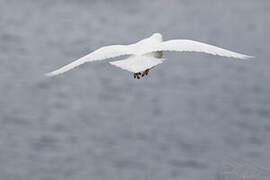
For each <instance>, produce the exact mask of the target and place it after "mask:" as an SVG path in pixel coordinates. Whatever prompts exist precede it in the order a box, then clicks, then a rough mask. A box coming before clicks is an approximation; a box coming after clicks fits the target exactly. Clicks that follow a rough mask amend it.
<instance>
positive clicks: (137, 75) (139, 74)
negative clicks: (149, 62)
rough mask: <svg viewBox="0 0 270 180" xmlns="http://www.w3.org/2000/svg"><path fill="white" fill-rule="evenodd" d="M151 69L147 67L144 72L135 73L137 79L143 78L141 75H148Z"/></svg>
mask: <svg viewBox="0 0 270 180" xmlns="http://www.w3.org/2000/svg"><path fill="white" fill-rule="evenodd" d="M149 70H150V69H146V70H145V71H144V72H143V73H141V72H138V73H133V77H134V79H136V78H137V79H140V78H141V77H140V76H142V77H144V76H147V75H148V73H149Z"/></svg>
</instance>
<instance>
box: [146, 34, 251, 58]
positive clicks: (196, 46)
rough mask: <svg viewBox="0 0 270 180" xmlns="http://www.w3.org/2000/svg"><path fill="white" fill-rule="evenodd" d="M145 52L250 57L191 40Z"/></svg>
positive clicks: (167, 44)
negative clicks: (177, 52)
mask: <svg viewBox="0 0 270 180" xmlns="http://www.w3.org/2000/svg"><path fill="white" fill-rule="evenodd" d="M145 51H146V52H153V51H183V52H203V53H208V54H212V55H219V56H225V57H233V58H239V59H248V58H252V56H247V55H244V54H240V53H237V52H233V51H229V50H226V49H222V48H219V47H216V46H213V45H209V44H206V43H201V42H197V41H192V40H184V39H183V40H170V41H164V42H161V43H160V44H158V45H154V46H153V47H149V48H147V49H145Z"/></svg>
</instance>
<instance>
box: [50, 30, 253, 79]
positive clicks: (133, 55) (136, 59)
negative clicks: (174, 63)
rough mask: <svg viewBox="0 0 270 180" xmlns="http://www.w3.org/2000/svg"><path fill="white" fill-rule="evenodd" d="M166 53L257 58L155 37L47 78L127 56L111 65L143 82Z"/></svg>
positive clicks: (105, 50) (103, 51) (107, 49)
mask: <svg viewBox="0 0 270 180" xmlns="http://www.w3.org/2000/svg"><path fill="white" fill-rule="evenodd" d="M164 51H178V52H200V53H207V54H211V55H218V56H224V57H229V58H237V59H249V58H253V56H248V55H244V54H240V53H237V52H233V51H230V50H227V49H223V48H220V47H217V46H214V45H210V44H206V43H202V42H198V41H193V40H188V39H173V40H168V41H163V37H162V35H161V34H160V33H154V34H152V35H151V36H150V37H148V38H145V39H143V40H140V41H138V42H136V43H134V44H129V45H110V46H104V47H101V48H99V49H97V50H95V51H93V52H92V53H90V54H88V55H86V56H83V57H81V58H79V59H78V60H75V61H73V62H71V63H70V64H67V65H65V66H63V67H61V68H59V69H57V70H55V71H52V72H49V73H47V74H45V75H46V76H56V75H59V74H62V73H65V72H67V71H69V70H71V69H73V68H75V67H78V66H80V65H82V64H84V63H87V62H92V61H100V60H104V59H111V58H115V57H120V56H127V58H126V59H123V60H118V61H112V62H109V63H110V64H111V65H114V66H116V67H119V68H121V69H123V70H126V71H129V72H131V73H133V77H134V78H135V79H140V78H141V77H144V76H147V75H148V73H149V71H150V70H151V69H152V68H154V67H155V66H157V65H159V64H161V63H163V62H164V61H165V58H164V57H163V52H164Z"/></svg>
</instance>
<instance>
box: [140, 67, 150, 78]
mask: <svg viewBox="0 0 270 180" xmlns="http://www.w3.org/2000/svg"><path fill="white" fill-rule="evenodd" d="M149 71H150V69H146V70H145V71H144V72H143V74H142V77H143V76H147V75H148V73H149Z"/></svg>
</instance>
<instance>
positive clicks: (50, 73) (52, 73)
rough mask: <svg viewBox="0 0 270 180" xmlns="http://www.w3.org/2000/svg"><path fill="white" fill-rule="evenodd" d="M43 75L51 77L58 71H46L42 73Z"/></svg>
mask: <svg viewBox="0 0 270 180" xmlns="http://www.w3.org/2000/svg"><path fill="white" fill-rule="evenodd" d="M44 75H45V76H47V77H53V76H56V75H58V73H57V72H55V71H53V72H49V73H46V74H44Z"/></svg>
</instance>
